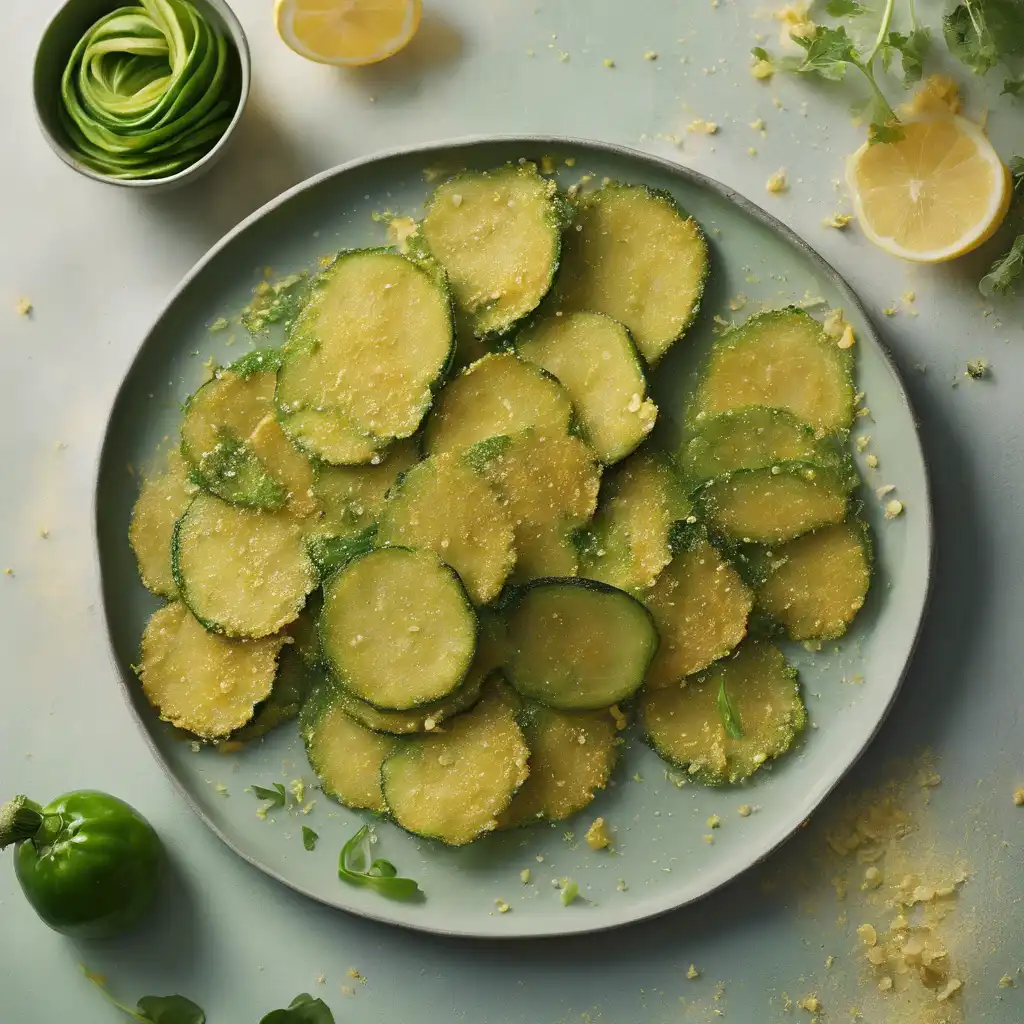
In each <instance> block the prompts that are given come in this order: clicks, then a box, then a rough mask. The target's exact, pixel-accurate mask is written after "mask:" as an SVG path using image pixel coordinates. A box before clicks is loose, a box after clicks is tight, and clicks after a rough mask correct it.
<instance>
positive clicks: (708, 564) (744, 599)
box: [645, 539, 754, 689]
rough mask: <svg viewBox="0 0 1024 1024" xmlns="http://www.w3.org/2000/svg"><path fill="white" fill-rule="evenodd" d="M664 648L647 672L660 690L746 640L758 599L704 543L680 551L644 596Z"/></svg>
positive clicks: (648, 682)
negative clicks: (748, 620)
mask: <svg viewBox="0 0 1024 1024" xmlns="http://www.w3.org/2000/svg"><path fill="white" fill-rule="evenodd" d="M645 602H646V604H647V607H648V608H649V609H650V612H651V614H652V615H653V616H654V622H655V625H656V626H657V627H658V635H659V636H660V637H661V644H660V645H659V647H658V653H657V654H656V655H655V657H654V661H653V662H652V663H651V669H650V672H648V674H647V685H648V687H649V688H651V689H660V688H662V687H666V686H672V685H673V684H674V683H678V682H679V680H680V679H682V678H683V677H684V676H688V675H691V674H692V673H694V672H699V671H701V669H705V668H707V667H708V665H710V664H711V663H712V662H714V661H717V660H718V659H719V658H723V657H725V655H727V654H728V653H729V652H730V651H732V650H733V649H734V648H735V647H736V645H737V644H738V643H739V642H740V641H741V640H742V639H743V637H744V636H746V633H747V619H748V617H749V616H750V610H751V608H752V607H753V604H754V597H753V594H751V592H750V590H748V589H747V587H746V586H745V585H744V583H743V580H742V579H740V576H739V574H738V573H737V572H736V570H735V569H734V568H733V567H732V566H731V565H730V564H729V563H728V562H726V561H725V560H724V559H723V558H722V556H721V555H720V554H719V553H718V551H717V550H716V549H715V548H714V547H713V546H712V545H711V544H709V543H708V542H707V540H704V539H697V540H696V542H695V543H694V545H693V546H692V547H691V548H690V549H689V550H685V551H681V552H680V553H679V554H678V555H676V557H675V558H674V559H673V560H672V561H671V562H670V563H669V565H668V567H667V568H666V569H665V570H664V571H663V572H662V574H661V575H660V576H659V577H658V580H657V582H656V583H655V584H654V587H653V588H652V589H651V590H650V591H649V592H648V594H647V596H646V597H645Z"/></svg>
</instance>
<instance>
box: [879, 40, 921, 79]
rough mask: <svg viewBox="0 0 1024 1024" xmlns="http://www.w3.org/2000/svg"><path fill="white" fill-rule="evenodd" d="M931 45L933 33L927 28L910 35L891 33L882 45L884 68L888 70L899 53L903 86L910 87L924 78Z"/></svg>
mask: <svg viewBox="0 0 1024 1024" xmlns="http://www.w3.org/2000/svg"><path fill="white" fill-rule="evenodd" d="M931 43H932V37H931V33H930V32H929V31H928V29H926V28H915V29H913V30H912V31H911V32H910V34H909V35H904V34H903V33H902V32H890V33H889V36H888V38H887V39H886V41H885V43H884V44H883V45H882V51H881V52H882V66H883V67H884V68H885V69H886V70H888V69H889V66H890V65H891V64H892V62H893V60H894V59H895V56H896V54H897V53H898V54H899V55H900V64H901V65H902V67H903V84H904V85H907V86H909V85H913V83H914V82H920V81H921V79H922V78H923V77H924V59H925V57H926V56H927V54H928V49H929V47H930V46H931Z"/></svg>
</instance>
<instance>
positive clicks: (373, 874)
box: [338, 825, 423, 900]
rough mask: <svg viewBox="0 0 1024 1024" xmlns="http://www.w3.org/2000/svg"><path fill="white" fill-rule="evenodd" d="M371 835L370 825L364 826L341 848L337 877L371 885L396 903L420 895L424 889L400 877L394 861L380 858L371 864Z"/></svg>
mask: <svg viewBox="0 0 1024 1024" xmlns="http://www.w3.org/2000/svg"><path fill="white" fill-rule="evenodd" d="M369 832H370V826H369V825H364V826H363V827H362V828H361V829H360V830H359V831H358V832H356V834H355V835H354V836H353V837H352V838H351V839H350V840H349V841H348V842H347V843H346V844H345V845H344V846H343V847H342V848H341V856H340V857H339V858H338V877H339V878H340V879H341V880H342V881H343V882H348V883H349V884H351V885H363V886H368V887H369V888H371V889H375V890H376V891H377V892H379V893H380V894H381V895H382V896H387V897H388V898H389V899H393V900H408V899H413V898H415V897H417V896H421V895H422V894H423V890H422V889H420V887H419V885H418V884H417V883H416V882H415V881H413V879H411V878H400V877H399V876H398V869H397V868H396V867H395V865H394V864H392V863H391V861H389V860H382V859H380V858H378V859H376V860H373V861H370V858H369V854H368V853H367V849H366V847H367V845H368V842H369V840H368V837H369ZM368 862H369V863H368Z"/></svg>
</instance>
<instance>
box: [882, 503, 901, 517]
mask: <svg viewBox="0 0 1024 1024" xmlns="http://www.w3.org/2000/svg"><path fill="white" fill-rule="evenodd" d="M902 512H903V502H902V501H900V500H899V498H893V499H892V500H891V501H887V502H886V503H885V518H886V519H895V518H896V517H897V516H898V515H900V514H902Z"/></svg>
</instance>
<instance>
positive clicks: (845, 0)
mask: <svg viewBox="0 0 1024 1024" xmlns="http://www.w3.org/2000/svg"><path fill="white" fill-rule="evenodd" d="M825 13H826V14H831V15H832V17H833V18H859V17H861V16H862V15H864V14H867V13H868V8H867V7H865V6H864V5H863V4H861V3H858V2H857V0H828V3H827V4H825Z"/></svg>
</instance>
